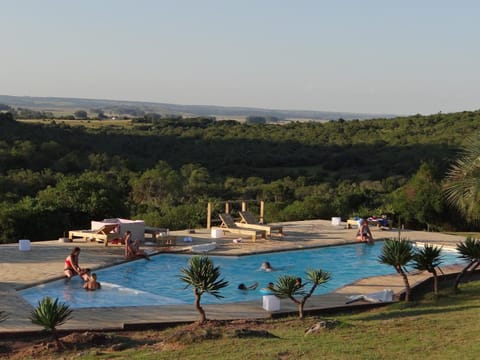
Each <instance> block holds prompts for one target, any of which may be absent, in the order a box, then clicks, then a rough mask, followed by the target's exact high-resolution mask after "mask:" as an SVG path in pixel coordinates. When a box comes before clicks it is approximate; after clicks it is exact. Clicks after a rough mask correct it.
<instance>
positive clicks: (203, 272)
mask: <svg viewBox="0 0 480 360" xmlns="http://www.w3.org/2000/svg"><path fill="white" fill-rule="evenodd" d="M180 271H181V272H182V274H183V275H182V276H180V280H182V281H183V282H185V283H187V285H186V286H185V288H188V287H189V286H192V287H193V294H194V295H195V308H196V309H197V311H198V312H199V313H200V323H201V324H203V323H204V322H205V321H207V317H206V315H205V310H203V308H202V306H201V305H200V300H201V298H202V295H203V294H204V293H207V294H210V295H213V296H215V297H216V298H223V296H222V295H220V293H219V290H220V289H222V288H224V287H226V286H228V281H224V280H223V279H220V280H219V279H218V278H219V277H220V267H218V266H214V264H213V261H212V260H211V259H210V258H208V256H193V257H192V258H190V260H189V263H188V267H186V268H182V269H181V270H180Z"/></svg>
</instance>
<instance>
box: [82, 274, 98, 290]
mask: <svg viewBox="0 0 480 360" xmlns="http://www.w3.org/2000/svg"><path fill="white" fill-rule="evenodd" d="M83 288H84V289H85V290H88V291H95V290H98V289H101V288H102V285H101V284H100V283H99V282H98V281H97V274H95V273H93V274H92V275H90V279H89V280H88V281H87V282H86V283H85V284H84V285H83Z"/></svg>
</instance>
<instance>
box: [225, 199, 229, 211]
mask: <svg viewBox="0 0 480 360" xmlns="http://www.w3.org/2000/svg"><path fill="white" fill-rule="evenodd" d="M225 214H230V203H229V202H228V201H227V202H226V203H225Z"/></svg>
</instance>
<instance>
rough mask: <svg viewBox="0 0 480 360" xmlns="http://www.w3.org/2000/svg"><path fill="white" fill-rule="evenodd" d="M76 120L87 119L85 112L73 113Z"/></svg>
mask: <svg viewBox="0 0 480 360" xmlns="http://www.w3.org/2000/svg"><path fill="white" fill-rule="evenodd" d="M73 115H74V116H75V118H76V119H87V118H88V114H87V112H86V111H85V110H77V111H75V112H74V113H73Z"/></svg>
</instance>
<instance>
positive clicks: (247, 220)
mask: <svg viewBox="0 0 480 360" xmlns="http://www.w3.org/2000/svg"><path fill="white" fill-rule="evenodd" d="M239 214H240V217H241V218H242V220H241V221H240V222H236V223H235V225H237V226H238V227H241V228H251V229H257V230H265V231H266V235H267V236H268V237H270V238H271V237H272V232H277V233H278V235H279V236H283V226H281V225H265V224H260V223H258V222H257V220H256V219H255V216H254V215H253V214H252V213H251V212H248V211H240V212H239Z"/></svg>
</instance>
